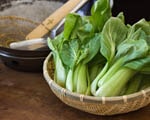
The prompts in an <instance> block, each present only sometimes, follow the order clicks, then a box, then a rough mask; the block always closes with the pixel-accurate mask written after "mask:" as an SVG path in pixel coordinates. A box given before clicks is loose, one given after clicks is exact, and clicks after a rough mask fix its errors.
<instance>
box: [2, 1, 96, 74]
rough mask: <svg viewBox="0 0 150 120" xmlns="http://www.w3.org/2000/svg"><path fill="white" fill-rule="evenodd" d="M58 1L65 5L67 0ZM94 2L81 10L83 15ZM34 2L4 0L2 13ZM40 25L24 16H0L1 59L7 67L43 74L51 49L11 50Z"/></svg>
mask: <svg viewBox="0 0 150 120" xmlns="http://www.w3.org/2000/svg"><path fill="white" fill-rule="evenodd" d="M45 1H46V0H45ZM47 1H48V0H47ZM53 1H55V0H53ZM57 1H61V2H63V3H64V2H66V1H67V0H57ZM57 1H56V2H57ZM93 1H94V0H91V1H90V2H88V3H87V4H86V5H85V6H83V7H82V8H81V9H80V10H82V13H83V14H86V15H87V14H89V11H90V9H91V8H90V7H91V5H92V4H93ZM14 2H16V4H14ZM28 2H29V3H28ZM32 2H34V1H23V0H22V1H20V2H18V0H13V1H11V0H2V1H0V8H1V9H0V12H1V11H3V10H5V9H7V8H10V7H13V5H14V6H17V5H18V4H19V5H20V4H23V5H27V4H32ZM12 3H13V4H12ZM1 6H2V7H1ZM35 13H36V11H35ZM38 24H39V23H37V22H35V21H34V20H33V21H32V20H30V19H26V18H24V17H23V18H22V16H21V17H20V16H17V17H16V16H0V58H1V60H2V62H3V63H4V64H5V65H6V66H8V67H10V68H13V69H15V70H19V71H25V72H42V66H43V61H44V59H45V58H46V57H47V55H48V54H49V53H50V49H46V50H34V51H30V50H15V49H11V48H9V44H10V43H11V42H13V41H20V40H24V39H25V37H26V35H27V34H28V33H30V32H31V31H32V30H33V29H34V28H35V27H36V26H38ZM1 26H2V27H1Z"/></svg>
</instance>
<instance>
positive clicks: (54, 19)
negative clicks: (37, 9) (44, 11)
mask: <svg viewBox="0 0 150 120" xmlns="http://www.w3.org/2000/svg"><path fill="white" fill-rule="evenodd" d="M87 1H88V0H69V1H68V2H66V3H65V4H64V5H63V6H61V7H60V8H59V9H57V10H56V11H55V12H54V13H53V14H51V15H50V16H49V17H48V18H47V19H45V20H44V21H43V22H42V23H41V24H40V25H39V26H38V27H36V28H35V29H34V30H33V31H32V32H30V33H29V34H28V35H27V36H26V39H33V38H40V37H43V36H44V35H46V34H47V33H48V32H50V30H51V29H52V28H54V27H55V26H56V25H57V24H58V23H59V22H60V21H61V20H62V19H63V18H64V17H65V16H66V15H67V14H68V13H70V12H71V11H72V10H73V9H74V8H75V7H76V6H77V5H78V4H85V3H86V2H87Z"/></svg>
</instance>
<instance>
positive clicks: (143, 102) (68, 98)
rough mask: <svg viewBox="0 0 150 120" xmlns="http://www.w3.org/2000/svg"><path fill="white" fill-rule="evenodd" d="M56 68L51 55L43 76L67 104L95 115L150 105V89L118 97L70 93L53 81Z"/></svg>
mask: <svg viewBox="0 0 150 120" xmlns="http://www.w3.org/2000/svg"><path fill="white" fill-rule="evenodd" d="M53 73H54V66H53V61H52V54H51V53H50V54H49V55H48V56H47V58H46V59H45V61H44V65H43V74H44V77H45V80H46V81H47V83H48V85H49V86H50V88H51V90H52V91H53V93H54V94H55V95H56V96H57V97H58V98H59V99H60V100H61V101H62V102H64V103H65V104H67V105H69V106H71V107H74V108H76V109H79V110H81V111H85V112H88V113H91V114H95V115H116V114H123V113H128V112H131V111H135V110H138V109H140V108H142V107H144V106H147V105H148V104H149V103H150V88H147V89H145V90H142V91H139V92H137V93H134V94H130V95H125V96H117V97H93V96H85V95H82V94H77V93H73V92H70V91H68V90H67V89H65V88H62V87H60V86H59V85H58V84H56V83H55V82H54V81H53V75H54V74H53Z"/></svg>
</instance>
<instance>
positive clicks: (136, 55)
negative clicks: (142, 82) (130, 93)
mask: <svg viewBox="0 0 150 120" xmlns="http://www.w3.org/2000/svg"><path fill="white" fill-rule="evenodd" d="M123 24H124V23H123V22H122V21H121V20H119V18H110V19H109V20H108V21H107V22H106V24H105V25H104V29H103V30H102V33H101V36H102V40H101V51H100V52H101V54H102V55H104V57H105V58H106V59H107V62H106V67H104V70H102V71H101V72H100V73H99V75H98V78H96V79H95V80H94V81H93V83H92V85H91V90H92V94H93V95H95V96H117V95H119V94H120V93H121V91H122V90H123V89H124V87H125V85H126V84H127V83H128V81H129V80H130V79H131V78H132V77H133V76H134V75H135V74H136V73H137V72H139V71H140V70H141V69H142V68H143V67H144V66H145V65H146V64H149V63H150V56H149V50H150V45H149V43H148V39H147V34H148V33H149V32H148V30H149V29H150V26H149V24H147V22H146V21H145V20H141V21H139V22H138V23H136V24H134V25H133V26H130V27H129V26H128V27H125V25H123ZM146 25H148V26H146ZM115 28H116V29H115ZM121 36H122V37H121ZM102 72H103V74H102Z"/></svg>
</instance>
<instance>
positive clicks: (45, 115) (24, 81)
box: [0, 61, 150, 120]
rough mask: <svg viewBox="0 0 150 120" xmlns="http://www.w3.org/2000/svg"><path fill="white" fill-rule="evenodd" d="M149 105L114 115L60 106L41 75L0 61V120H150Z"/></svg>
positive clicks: (59, 102)
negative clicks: (95, 113) (7, 65)
mask: <svg viewBox="0 0 150 120" xmlns="http://www.w3.org/2000/svg"><path fill="white" fill-rule="evenodd" d="M149 118H150V105H149V106H147V107H145V108H142V109H140V110H137V111H134V112H131V113H128V114H122V115H115V116H96V115H92V114H88V113H85V112H82V111H79V110H77V109H74V108H72V107H69V106H67V105H65V104H64V103H62V102H61V101H60V100H59V99H58V98H57V97H56V96H55V95H54V94H53V93H52V91H51V90H50V88H49V86H48V85H47V83H46V81H45V80H44V78H43V75H42V73H25V72H18V71H15V70H12V69H10V68H8V67H6V66H5V65H3V64H2V63H1V61H0V120H149Z"/></svg>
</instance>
